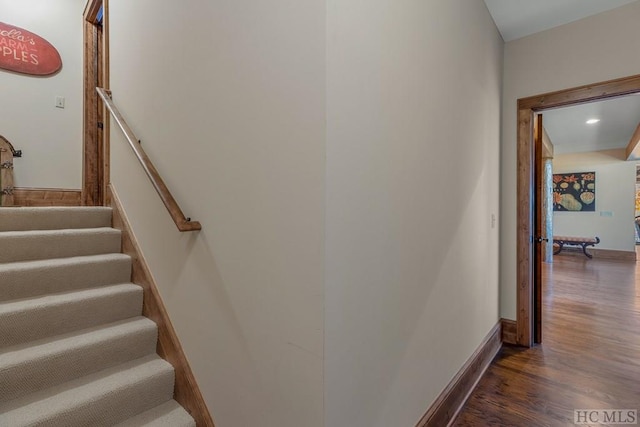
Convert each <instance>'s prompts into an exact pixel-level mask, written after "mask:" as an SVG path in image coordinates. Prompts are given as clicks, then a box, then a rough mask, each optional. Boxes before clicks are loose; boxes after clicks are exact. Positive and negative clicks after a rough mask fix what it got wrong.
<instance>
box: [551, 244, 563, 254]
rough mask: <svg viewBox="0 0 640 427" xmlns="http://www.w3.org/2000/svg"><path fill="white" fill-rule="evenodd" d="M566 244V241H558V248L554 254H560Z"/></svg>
mask: <svg viewBox="0 0 640 427" xmlns="http://www.w3.org/2000/svg"><path fill="white" fill-rule="evenodd" d="M563 246H564V243H562V242H560V243H558V250H556V251H554V252H553V254H554V255H558V254H559V253H560V252H562V247H563Z"/></svg>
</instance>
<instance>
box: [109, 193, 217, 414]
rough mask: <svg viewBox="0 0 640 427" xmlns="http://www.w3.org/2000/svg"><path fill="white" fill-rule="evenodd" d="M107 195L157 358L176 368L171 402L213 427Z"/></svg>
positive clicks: (117, 207)
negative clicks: (151, 326) (153, 330)
mask: <svg viewBox="0 0 640 427" xmlns="http://www.w3.org/2000/svg"><path fill="white" fill-rule="evenodd" d="M107 193H108V196H107V199H108V200H110V204H111V207H112V208H113V227H114V228H117V229H119V230H121V231H122V252H123V253H125V254H127V255H129V256H130V257H131V259H132V278H131V280H132V281H133V283H136V284H139V285H140V286H142V288H143V289H144V300H143V306H142V314H143V315H144V316H146V317H148V318H149V319H151V320H153V321H154V322H155V323H156V324H157V325H158V347H157V352H158V355H159V356H160V357H162V358H163V359H165V360H167V361H168V362H169V363H171V364H172V365H173V367H174V368H175V372H176V381H175V391H174V399H175V400H176V401H177V402H178V403H180V405H182V406H183V407H184V408H185V409H186V410H187V411H188V412H189V413H190V414H191V416H192V417H193V418H194V419H195V420H196V425H197V426H198V427H213V426H214V424H213V419H212V418H211V414H210V413H209V410H208V409H207V405H206V403H205V401H204V398H203V397H202V393H201V392H200V388H199V387H198V383H197V382H196V379H195V377H194V375H193V372H192V371H191V367H190V366H189V362H188V360H187V357H186V356H185V354H184V351H183V350H182V346H181V345H180V341H179V340H178V336H177V335H176V332H175V330H174V329H173V325H172V324H171V320H170V319H169V315H168V313H167V310H166V308H165V306H164V303H163V302H162V298H161V296H160V293H159V291H158V287H157V286H156V283H155V280H154V279H153V275H152V274H151V272H150V270H149V267H148V265H147V262H146V261H145V259H144V255H143V254H142V251H141V250H140V246H139V245H138V242H137V240H136V237H135V235H134V233H133V231H132V229H131V225H130V223H129V220H128V219H127V217H126V214H125V211H124V209H123V207H122V204H121V202H120V199H119V198H118V195H117V193H116V192H115V190H114V188H113V186H112V185H111V184H110V185H109V187H108V189H107Z"/></svg>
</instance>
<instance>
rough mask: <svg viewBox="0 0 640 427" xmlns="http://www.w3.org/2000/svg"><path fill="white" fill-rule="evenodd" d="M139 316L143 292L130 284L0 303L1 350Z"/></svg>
mask: <svg viewBox="0 0 640 427" xmlns="http://www.w3.org/2000/svg"><path fill="white" fill-rule="evenodd" d="M141 312H142V288H141V287H140V286H138V285H134V284H131V283H126V284H118V285H108V286H101V287H97V288H91V289H83V290H79V291H74V292H63V293H58V294H52V295H46V296H41V297H35V298H26V299H20V300H13V301H9V302H4V303H0V337H2V339H1V340H0V348H2V347H9V346H13V345H17V344H21V343H24V342H28V341H33V340H38V339H42V338H45V337H50V336H55V335H60V334H64V333H67V332H71V331H75V330H80V329H85V328H89V327H92V326H97V325H102V324H106V323H111V322H115V321H118V320H122V319H127V318H130V317H135V316H139V315H140V314H141ZM0 425H1V424H0Z"/></svg>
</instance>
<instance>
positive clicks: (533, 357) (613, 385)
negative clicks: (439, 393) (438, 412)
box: [452, 254, 640, 427]
mask: <svg viewBox="0 0 640 427" xmlns="http://www.w3.org/2000/svg"><path fill="white" fill-rule="evenodd" d="M543 276H544V281H543V283H544V285H543V292H544V294H543V295H544V300H543V337H542V341H543V343H542V344H541V345H539V346H536V347H534V348H531V349H522V348H518V347H510V346H509V347H505V348H503V349H502V350H501V352H500V353H499V354H498V355H497V356H496V358H495V359H494V361H493V363H492V365H491V366H490V367H489V369H488V370H487V372H486V374H485V376H484V377H483V378H482V380H481V381H480V383H479V384H478V386H477V388H476V389H475V390H474V392H473V393H472V395H471V396H470V397H469V400H468V401H467V403H466V404H465V406H464V408H463V409H462V411H461V413H460V414H459V416H458V417H457V419H456V420H455V421H454V423H453V424H452V425H453V426H482V427H485V426H514V427H519V426H524V427H529V426H531V427H533V426H536V427H538V426H571V425H574V418H573V417H574V412H573V411H574V409H635V410H636V414H637V413H638V410H640V263H638V264H636V263H633V262H628V261H626V262H621V261H612V260H599V259H592V260H588V259H587V258H585V257H584V256H576V255H573V254H567V255H560V256H556V257H554V263H553V264H545V265H544V267H543ZM638 423H640V420H639V421H638ZM591 425H606V424H591Z"/></svg>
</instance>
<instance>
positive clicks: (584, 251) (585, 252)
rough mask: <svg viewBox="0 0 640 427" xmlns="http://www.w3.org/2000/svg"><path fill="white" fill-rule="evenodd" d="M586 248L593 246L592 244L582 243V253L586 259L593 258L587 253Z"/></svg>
mask: <svg viewBox="0 0 640 427" xmlns="http://www.w3.org/2000/svg"><path fill="white" fill-rule="evenodd" d="M587 246H593V243H583V244H582V252H583V253H584V254H585V255H586V257H587V258H593V255H591V254H589V253H587Z"/></svg>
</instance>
